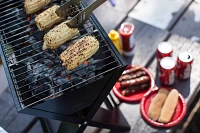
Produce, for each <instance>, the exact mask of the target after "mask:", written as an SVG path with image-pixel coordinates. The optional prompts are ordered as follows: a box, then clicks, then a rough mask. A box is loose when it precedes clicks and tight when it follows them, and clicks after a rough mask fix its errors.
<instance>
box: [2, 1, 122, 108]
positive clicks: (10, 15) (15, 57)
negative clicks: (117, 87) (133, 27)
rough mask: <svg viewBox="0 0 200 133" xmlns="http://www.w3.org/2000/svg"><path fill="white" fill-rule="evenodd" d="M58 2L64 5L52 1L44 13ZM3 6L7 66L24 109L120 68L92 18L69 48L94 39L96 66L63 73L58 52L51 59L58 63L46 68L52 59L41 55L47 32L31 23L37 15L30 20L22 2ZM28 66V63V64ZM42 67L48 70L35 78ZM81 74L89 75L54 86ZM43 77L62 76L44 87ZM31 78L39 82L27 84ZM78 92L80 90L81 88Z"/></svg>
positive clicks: (94, 63) (49, 81) (39, 73)
mask: <svg viewBox="0 0 200 133" xmlns="http://www.w3.org/2000/svg"><path fill="white" fill-rule="evenodd" d="M56 1H57V2H63V1H59V0H52V1H51V4H50V5H49V6H46V7H45V8H43V9H47V8H49V7H50V6H51V5H53V4H54V3H53V2H56ZM11 2H12V3H11ZM6 4H7V5H6ZM57 4H58V3H57ZM1 5H5V6H4V7H3V8H2V9H5V10H2V9H1V10H2V12H1V13H0V14H1V16H0V19H1V20H0V23H1V25H0V28H1V29H0V31H1V33H2V36H3V39H2V41H4V42H6V43H4V44H2V48H3V53H4V55H5V56H6V63H7V64H8V69H9V70H10V75H11V78H12V80H13V83H14V87H15V91H16V93H17V95H18V99H19V102H20V103H21V107H22V108H26V107H29V106H32V105H34V104H36V103H38V102H40V101H43V100H45V99H47V98H50V97H52V96H56V95H57V94H61V92H63V91H66V90H70V88H73V87H76V86H79V85H83V83H85V82H87V81H89V80H90V79H94V78H96V77H99V76H101V77H99V78H98V79H100V78H103V77H104V76H105V75H104V74H106V73H108V72H110V71H112V70H114V69H117V68H118V67H121V65H120V64H119V61H118V59H117V58H116V56H115V55H114V54H113V51H112V50H111V49H110V47H109V46H108V44H107V41H106V40H105V39H104V37H103V36H102V34H101V32H99V31H98V28H97V26H96V24H95V23H94V22H93V20H92V19H91V18H90V19H89V21H88V22H87V23H86V24H85V25H84V27H83V28H79V32H80V35H77V36H75V37H73V38H72V39H71V40H70V41H68V42H67V43H66V44H69V43H70V42H72V41H73V42H75V41H76V40H77V39H80V38H82V37H84V36H87V35H92V36H95V37H96V38H97V40H98V41H99V43H100V47H99V50H98V52H97V53H96V54H95V55H94V56H93V57H92V58H93V60H94V62H91V63H90V64H87V65H86V66H82V67H80V68H77V69H74V70H72V71H67V70H66V69H65V68H64V67H63V69H62V67H61V66H62V65H61V64H62V62H61V61H60V62H59V60H58V57H59V55H58V53H56V52H58V51H57V50H53V52H52V55H53V56H54V57H55V59H56V60H58V62H57V63H56V64H53V65H50V66H47V65H46V64H44V60H45V59H49V56H48V54H47V53H48V52H50V51H49V50H46V51H41V47H42V46H41V45H40V43H42V42H43V40H41V39H42V38H43V35H44V33H45V32H41V31H39V30H38V28H37V26H36V25H35V24H34V23H32V22H33V21H34V20H33V19H34V18H35V15H36V14H35V15H31V16H27V15H26V13H25V12H24V10H23V3H22V0H20V2H19V1H17V2H16V1H14V0H11V1H4V2H1V3H0V6H1ZM81 7H82V5H81ZM15 8H17V9H15ZM72 8H73V9H75V8H76V7H72ZM43 9H42V10H43ZM81 10H82V9H78V10H77V9H76V10H73V11H74V13H77V12H80V11H81ZM39 12H40V11H39ZM39 12H38V13H39ZM19 14H20V15H19ZM38 33H41V34H38ZM36 34H37V35H36ZM35 35H36V36H35ZM31 37H32V38H33V40H31ZM58 50H59V49H58ZM61 52H62V51H61ZM44 54H47V56H45V55H44ZM49 54H51V53H49ZM8 55H11V56H8ZM31 58H32V59H33V60H32V61H30V60H29V59H31ZM28 61H29V62H28ZM25 62H28V64H27V63H25ZM37 63H39V65H37ZM40 64H42V65H43V66H45V68H44V69H43V70H42V71H40V70H38V73H37V74H32V71H34V70H36V69H40V68H42V66H41V65H40ZM93 65H95V67H93ZM29 66H31V68H30V69H29V68H28V67H29ZM90 66H91V67H92V68H93V69H91V70H88V69H90V68H89V67H90ZM56 67H61V68H59V69H57V68H56ZM46 68H47V69H46ZM48 68H49V69H48ZM50 68H51V70H53V71H52V72H49V71H48V70H50ZM81 70H82V71H83V70H87V72H86V73H80V74H77V75H76V76H73V77H72V79H68V80H67V82H65V83H63V82H61V83H62V84H56V83H55V82H57V81H56V80H59V79H62V78H65V76H71V75H72V74H75V73H76V72H78V73H79V72H81ZM63 71H64V72H66V73H65V74H64V75H61V72H63ZM43 73H48V75H49V76H52V75H54V74H55V73H59V74H57V75H55V76H52V78H51V80H47V81H45V82H44V83H43V81H44V80H43V79H45V78H46V77H45V76H41V75H42V74H43ZM91 73H94V75H93V74H92V75H90V76H88V74H91ZM38 75H40V76H38ZM86 75H87V77H86ZM34 76H36V77H34ZM29 77H30V78H36V81H35V80H29V81H27V78H29ZM54 78H55V79H54ZM73 78H81V79H83V80H80V82H78V83H77V82H75V81H73V80H74V79H73ZM23 81H24V82H23ZM81 81H83V82H81ZM36 82H37V84H36V85H35V86H34V87H33V88H32V87H31V85H33V83H36ZM66 83H70V85H71V87H69V86H68V88H65V89H64V88H62V89H63V90H60V89H59V90H54V89H56V88H57V87H60V86H62V85H64V84H66ZM46 84H49V85H50V86H49V87H47V88H46V90H45V89H44V90H40V89H39V88H41V87H42V88H44V87H45V85H46ZM87 84H89V82H87ZM84 86H85V84H84ZM29 87H31V88H29ZM76 88H77V89H78V87H76ZM50 90H51V91H55V92H52V93H48V94H47V95H46V94H45V92H47V91H50ZM57 91H59V92H57ZM43 94H44V95H43ZM37 96H42V97H39V98H38V97H37ZM44 96H45V98H43V97H44ZM46 96H47V97H46ZM30 100H31V101H30Z"/></svg>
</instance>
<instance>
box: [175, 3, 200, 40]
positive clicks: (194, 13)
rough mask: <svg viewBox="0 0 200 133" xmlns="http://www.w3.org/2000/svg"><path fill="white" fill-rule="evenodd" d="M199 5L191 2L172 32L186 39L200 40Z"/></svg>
mask: <svg viewBox="0 0 200 133" xmlns="http://www.w3.org/2000/svg"><path fill="white" fill-rule="evenodd" d="M199 12H200V3H196V2H193V3H192V4H191V5H190V7H189V8H188V10H187V11H186V12H185V14H184V15H183V16H182V18H181V19H180V20H179V22H178V23H177V24H176V26H175V27H174V28H173V30H172V32H173V33H175V34H178V35H181V36H184V37H187V38H191V37H193V36H196V37H199V39H200V30H199V27H200V14H199Z"/></svg>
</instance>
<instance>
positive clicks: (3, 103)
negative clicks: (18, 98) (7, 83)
mask: <svg viewBox="0 0 200 133" xmlns="http://www.w3.org/2000/svg"><path fill="white" fill-rule="evenodd" d="M32 119H33V116H28V115H24V114H19V113H17V111H16V108H15V106H14V102H13V98H12V95H11V94H10V92H9V91H8V90H5V91H4V92H3V93H2V94H1V95H0V125H1V127H2V128H4V129H5V130H6V131H8V132H9V133H20V132H22V131H23V130H24V129H25V128H26V126H27V125H28V124H29V123H30V121H31V120H32Z"/></svg>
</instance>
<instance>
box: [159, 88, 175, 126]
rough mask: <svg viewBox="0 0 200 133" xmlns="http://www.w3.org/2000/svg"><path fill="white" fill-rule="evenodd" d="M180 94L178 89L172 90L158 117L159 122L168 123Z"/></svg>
mask: <svg viewBox="0 0 200 133" xmlns="http://www.w3.org/2000/svg"><path fill="white" fill-rule="evenodd" d="M178 94H179V93H178V91H177V90H176V89H173V90H171V91H170V93H169V95H168V97H167V99H166V101H165V103H164V105H163V108H162V110H161V114H160V117H159V119H158V121H159V122H162V123H168V122H169V121H170V120H171V118H172V116H173V114H174V111H175V109H176V106H177V103H178Z"/></svg>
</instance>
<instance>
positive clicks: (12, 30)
mask: <svg viewBox="0 0 200 133" xmlns="http://www.w3.org/2000/svg"><path fill="white" fill-rule="evenodd" d="M15 22H16V24H14V25H13V24H8V26H9V29H8V31H6V33H9V34H10V35H17V34H18V33H19V29H20V28H21V25H20V24H17V23H20V20H16V21H15ZM15 37H16V38H17V37H20V36H19V35H17V36H15Z"/></svg>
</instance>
